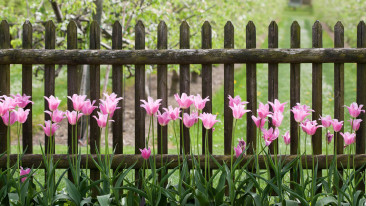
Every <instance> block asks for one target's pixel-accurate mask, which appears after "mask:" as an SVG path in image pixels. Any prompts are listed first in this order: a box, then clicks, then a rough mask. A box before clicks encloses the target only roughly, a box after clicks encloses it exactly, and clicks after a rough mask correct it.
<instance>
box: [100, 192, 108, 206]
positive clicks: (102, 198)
mask: <svg viewBox="0 0 366 206" xmlns="http://www.w3.org/2000/svg"><path fill="white" fill-rule="evenodd" d="M110 197H111V194H108V195H103V196H97V199H98V202H99V204H100V206H109V205H110V204H109V198H110Z"/></svg>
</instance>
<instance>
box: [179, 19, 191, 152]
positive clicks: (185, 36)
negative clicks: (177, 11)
mask: <svg viewBox="0 0 366 206" xmlns="http://www.w3.org/2000/svg"><path fill="white" fill-rule="evenodd" d="M189 30H190V29H189V25H188V23H187V22H186V21H183V22H182V24H181V25H180V39H179V47H180V49H189V37H190V36H189ZM190 81H191V73H190V68H189V64H181V65H179V93H180V95H182V93H186V94H187V95H189V94H190V88H189V87H190ZM184 113H188V114H189V108H188V109H185V110H184ZM181 115H183V112H182V114H181ZM181 121H182V120H181ZM180 125H181V126H180V131H182V129H183V132H180V134H181V135H180V143H181V144H180V145H181V148H180V150H181V152H182V153H183V152H185V153H186V154H188V153H189V147H190V141H189V140H190V138H189V129H188V128H187V127H185V126H184V125H183V128H182V124H180ZM182 134H183V136H182ZM183 140H184V142H183ZM183 145H184V151H183Z"/></svg>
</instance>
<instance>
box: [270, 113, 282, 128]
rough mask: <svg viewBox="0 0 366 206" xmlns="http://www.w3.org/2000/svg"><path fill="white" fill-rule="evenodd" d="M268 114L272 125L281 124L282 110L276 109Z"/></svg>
mask: <svg viewBox="0 0 366 206" xmlns="http://www.w3.org/2000/svg"><path fill="white" fill-rule="evenodd" d="M268 116H269V117H271V118H272V125H273V126H274V127H279V126H281V123H282V120H283V114H282V112H280V111H276V112H274V113H273V114H272V115H271V114H270V115H268Z"/></svg>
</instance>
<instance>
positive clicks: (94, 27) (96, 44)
mask: <svg viewBox="0 0 366 206" xmlns="http://www.w3.org/2000/svg"><path fill="white" fill-rule="evenodd" d="M89 36H90V39H89V41H90V44H89V46H90V49H100V27H99V24H98V22H97V21H92V23H91V24H90V35H89Z"/></svg>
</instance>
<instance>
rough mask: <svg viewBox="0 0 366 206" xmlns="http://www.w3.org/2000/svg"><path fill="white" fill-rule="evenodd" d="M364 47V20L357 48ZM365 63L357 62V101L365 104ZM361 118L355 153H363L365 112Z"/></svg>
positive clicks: (360, 24)
mask: <svg viewBox="0 0 366 206" xmlns="http://www.w3.org/2000/svg"><path fill="white" fill-rule="evenodd" d="M365 47H366V25H365V22H364V21H361V22H360V23H359V24H358V25H357V48H365ZM365 82H366V64H357V103H358V104H359V105H360V104H363V105H366V93H365V91H366V84H365ZM358 118H359V119H362V122H361V125H360V129H359V130H358V131H357V132H356V154H364V153H365V138H366V137H365V132H366V128H365V126H366V125H365V121H366V115H365V113H362V112H361V114H360V116H359V117H358ZM357 178H364V177H362V176H361V175H360V174H359V175H358V176H356V179H357ZM357 189H360V190H362V191H365V183H364V182H363V181H361V182H360V184H359V185H358V187H357Z"/></svg>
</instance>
